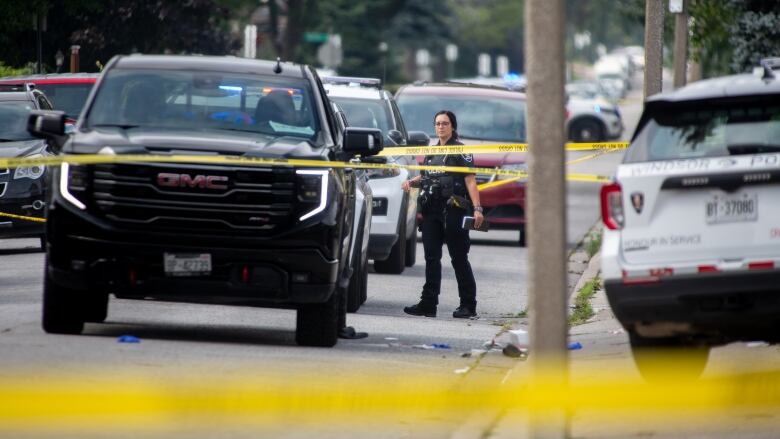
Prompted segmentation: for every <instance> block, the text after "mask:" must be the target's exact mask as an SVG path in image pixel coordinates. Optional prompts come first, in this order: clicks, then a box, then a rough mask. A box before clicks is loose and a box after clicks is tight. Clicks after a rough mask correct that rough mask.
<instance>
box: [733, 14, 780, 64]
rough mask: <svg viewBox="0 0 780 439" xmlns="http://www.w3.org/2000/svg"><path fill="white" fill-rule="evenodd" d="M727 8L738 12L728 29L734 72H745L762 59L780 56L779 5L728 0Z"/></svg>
mask: <svg viewBox="0 0 780 439" xmlns="http://www.w3.org/2000/svg"><path fill="white" fill-rule="evenodd" d="M729 5H730V6H731V7H732V8H733V9H736V10H737V11H739V13H738V14H737V16H736V19H735V20H734V21H732V22H731V23H730V26H729V27H728V30H729V35H730V37H729V41H730V42H731V46H732V47H733V50H734V52H733V55H732V59H731V69H732V70H733V71H735V72H744V71H746V70H749V69H751V68H752V67H754V66H757V65H758V63H759V61H760V60H761V58H765V57H770V56H778V55H780V3H778V2H777V1H769V0H729Z"/></svg>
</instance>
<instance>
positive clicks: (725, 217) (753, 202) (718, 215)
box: [705, 192, 758, 224]
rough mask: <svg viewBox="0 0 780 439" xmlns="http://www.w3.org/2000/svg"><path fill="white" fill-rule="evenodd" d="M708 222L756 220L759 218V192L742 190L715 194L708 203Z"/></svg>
mask: <svg viewBox="0 0 780 439" xmlns="http://www.w3.org/2000/svg"><path fill="white" fill-rule="evenodd" d="M705 215H706V219H707V224H719V223H733V222H741V221H756V220H757V219H758V194H756V193H754V192H741V193H736V194H727V195H723V194H717V195H713V196H712V198H710V199H709V200H708V201H707V203H706V209H705Z"/></svg>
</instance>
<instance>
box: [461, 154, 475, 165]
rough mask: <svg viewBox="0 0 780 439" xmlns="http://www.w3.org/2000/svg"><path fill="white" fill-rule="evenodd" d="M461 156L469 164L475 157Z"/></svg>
mask: <svg viewBox="0 0 780 439" xmlns="http://www.w3.org/2000/svg"><path fill="white" fill-rule="evenodd" d="M461 156H462V157H463V160H465V161H467V162H469V163H471V162H473V161H474V156H473V155H472V154H461Z"/></svg>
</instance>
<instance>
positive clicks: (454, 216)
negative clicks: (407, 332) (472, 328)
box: [421, 207, 477, 310]
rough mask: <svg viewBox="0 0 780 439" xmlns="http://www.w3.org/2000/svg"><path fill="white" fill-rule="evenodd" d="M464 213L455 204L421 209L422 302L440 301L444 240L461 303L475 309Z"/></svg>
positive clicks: (475, 299)
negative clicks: (430, 209) (423, 210)
mask: <svg viewBox="0 0 780 439" xmlns="http://www.w3.org/2000/svg"><path fill="white" fill-rule="evenodd" d="M465 214H466V212H465V211H464V210H463V209H459V208H456V207H447V208H446V213H445V212H442V211H437V212H433V213H432V212H424V213H423V221H422V226H421V228H422V239H423V248H424V250H425V285H424V286H423V292H422V301H423V302H424V303H428V304H431V305H438V304H439V292H440V290H441V256H442V245H443V244H444V243H445V242H446V243H447V249H448V250H449V253H450V259H451V260H452V268H453V269H455V278H456V279H457V281H458V295H459V296H460V304H461V306H466V307H468V308H470V309H472V310H476V309H477V284H476V282H475V281H474V273H473V272H472V271H471V264H470V263H469V260H468V254H469V247H470V246H471V241H470V240H469V231H468V230H464V229H463V227H462V223H463V216H464V215H465Z"/></svg>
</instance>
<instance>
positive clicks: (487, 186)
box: [396, 84, 527, 246]
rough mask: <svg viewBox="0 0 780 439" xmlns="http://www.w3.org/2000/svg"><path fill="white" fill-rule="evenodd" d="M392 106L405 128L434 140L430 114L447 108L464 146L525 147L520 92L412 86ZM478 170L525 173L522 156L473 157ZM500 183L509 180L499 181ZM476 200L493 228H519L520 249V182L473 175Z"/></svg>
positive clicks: (522, 196)
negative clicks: (477, 192)
mask: <svg viewBox="0 0 780 439" xmlns="http://www.w3.org/2000/svg"><path fill="white" fill-rule="evenodd" d="M396 102H397V103H398V108H399V109H400V111H401V116H402V117H403V119H404V124H405V125H406V127H407V128H408V129H409V130H412V131H424V132H426V133H428V135H429V136H430V137H431V138H432V139H436V134H435V133H434V129H433V116H434V114H436V112H438V111H440V110H451V111H453V112H454V113H455V115H456V116H457V117H458V135H459V137H460V141H461V142H463V143H464V144H466V145H479V144H499V143H501V144H506V143H525V142H526V135H525V94H524V93H521V92H519V91H513V90H508V89H506V88H499V87H491V86H483V85H470V84H414V85H406V86H403V87H401V88H400V89H399V90H398V92H397V93H396ZM474 164H475V165H476V166H477V167H484V168H501V169H513V170H520V171H525V170H526V169H527V168H526V163H525V153H501V154H476V155H474ZM503 180H511V181H509V182H507V183H502V181H503ZM477 183H478V184H479V185H480V192H479V195H480V202H481V204H482V207H483V208H484V209H485V211H484V215H485V218H486V219H487V220H488V222H489V223H490V227H491V228H493V229H510V230H518V231H519V234H518V243H519V244H520V245H521V246H525V179H512V178H509V177H499V176H495V175H487V174H477Z"/></svg>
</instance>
